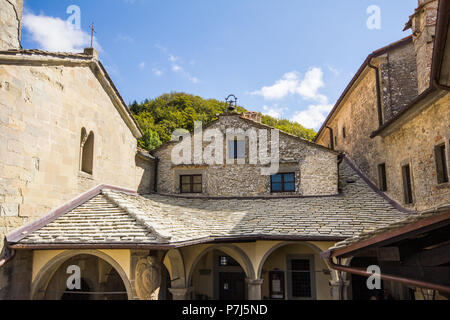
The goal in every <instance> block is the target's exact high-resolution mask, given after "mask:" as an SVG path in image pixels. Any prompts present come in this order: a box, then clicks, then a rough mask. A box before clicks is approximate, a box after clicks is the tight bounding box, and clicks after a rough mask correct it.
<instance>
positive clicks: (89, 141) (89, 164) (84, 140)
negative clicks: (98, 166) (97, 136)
mask: <svg viewBox="0 0 450 320" xmlns="http://www.w3.org/2000/svg"><path fill="white" fill-rule="evenodd" d="M80 155H81V161H80V170H81V171H83V172H85V173H88V174H92V173H93V167H94V133H93V132H92V131H91V132H90V133H89V135H88V134H87V131H86V129H85V128H83V129H81V145H80Z"/></svg>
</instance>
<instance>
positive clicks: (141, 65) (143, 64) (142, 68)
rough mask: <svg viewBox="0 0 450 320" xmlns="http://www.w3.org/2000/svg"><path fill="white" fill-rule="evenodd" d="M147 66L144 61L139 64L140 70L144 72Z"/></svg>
mask: <svg viewBox="0 0 450 320" xmlns="http://www.w3.org/2000/svg"><path fill="white" fill-rule="evenodd" d="M146 65H147V64H146V63H145V62H144V61H143V62H141V63H139V69H141V70H144V69H145V66H146Z"/></svg>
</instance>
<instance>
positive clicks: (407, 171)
mask: <svg viewBox="0 0 450 320" xmlns="http://www.w3.org/2000/svg"><path fill="white" fill-rule="evenodd" d="M402 179H403V195H404V201H405V204H413V203H414V197H413V188H412V177H411V166H410V165H409V164H406V165H404V166H402Z"/></svg>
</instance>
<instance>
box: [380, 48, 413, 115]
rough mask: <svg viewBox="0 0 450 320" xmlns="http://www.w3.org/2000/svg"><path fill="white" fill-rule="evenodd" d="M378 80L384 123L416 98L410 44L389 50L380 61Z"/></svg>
mask: <svg viewBox="0 0 450 320" xmlns="http://www.w3.org/2000/svg"><path fill="white" fill-rule="evenodd" d="M380 60H381V63H380V78H381V85H382V89H383V90H382V103H383V116H384V122H387V121H389V120H390V119H392V118H393V117H394V116H395V115H396V114H398V112H399V111H400V110H402V109H403V108H404V107H405V106H407V105H408V104H409V103H410V102H411V101H412V100H413V99H414V98H415V97H417V66H416V56H415V53H414V45H413V43H412V42H410V43H408V44H406V45H403V46H401V47H399V48H396V49H395V50H390V51H389V52H387V53H386V54H385V55H384V56H383V57H382V58H381V59H380Z"/></svg>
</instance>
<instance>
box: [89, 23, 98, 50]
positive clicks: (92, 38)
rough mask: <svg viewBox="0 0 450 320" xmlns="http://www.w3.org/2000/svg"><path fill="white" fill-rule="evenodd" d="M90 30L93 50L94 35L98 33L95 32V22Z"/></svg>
mask: <svg viewBox="0 0 450 320" xmlns="http://www.w3.org/2000/svg"><path fill="white" fill-rule="evenodd" d="M89 29H91V48H93V47H94V33H97V31H95V29H94V23H93V22H92V24H91V25H90V26H89Z"/></svg>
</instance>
